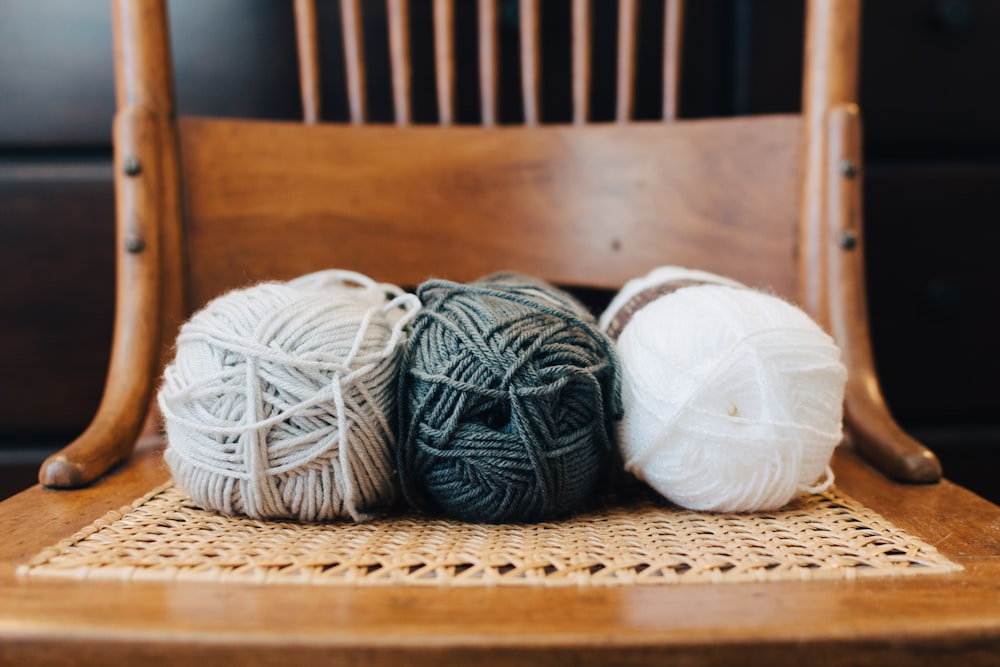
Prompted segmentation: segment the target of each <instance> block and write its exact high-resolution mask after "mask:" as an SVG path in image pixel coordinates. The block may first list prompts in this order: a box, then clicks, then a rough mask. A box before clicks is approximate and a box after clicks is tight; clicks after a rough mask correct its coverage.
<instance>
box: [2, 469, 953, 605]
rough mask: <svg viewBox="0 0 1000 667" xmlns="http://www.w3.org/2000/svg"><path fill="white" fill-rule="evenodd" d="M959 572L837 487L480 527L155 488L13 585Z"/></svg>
mask: <svg viewBox="0 0 1000 667" xmlns="http://www.w3.org/2000/svg"><path fill="white" fill-rule="evenodd" d="M959 569H961V568H960V566H958V565H956V564H954V563H952V562H951V561H949V560H948V559H946V558H945V557H943V556H942V555H941V554H939V553H938V552H937V551H936V550H935V549H934V548H933V547H931V546H929V545H927V544H925V543H924V542H922V541H921V540H919V539H916V538H914V537H912V536H910V535H908V534H906V533H905V532H903V531H902V530H900V529H898V528H896V527H895V526H893V525H891V524H890V523H889V522H887V521H886V520H885V519H883V518H882V517H880V516H879V515H878V514H876V513H875V512H873V511H871V510H870V509H867V508H865V507H863V506H861V505H860V504H858V503H857V502H855V501H854V500H852V499H850V498H848V497H846V496H844V495H842V494H841V493H839V492H838V491H837V490H836V489H831V490H829V491H827V492H824V493H822V494H816V495H812V496H807V497H804V498H801V499H799V500H798V501H796V502H795V503H793V504H792V505H791V506H789V507H787V508H785V509H784V510H782V511H779V512H771V513H766V514H745V515H740V514H708V513H700V512H692V511H686V510H681V509H677V508H676V507H673V506H670V505H668V504H666V503H664V502H661V501H656V500H653V499H649V498H646V499H641V500H637V501H634V502H631V503H628V504H618V505H616V506H614V507H609V508H607V509H603V510H600V511H596V512H593V513H590V514H586V515H582V516H579V517H575V518H573V519H571V520H566V521H560V522H551V523H540V524H533V525H520V524H518V525H498V526H496V525H480V524H470V523H460V522H456V521H447V520H438V519H428V518H423V517H418V516H413V515H404V516H400V517H393V518H387V519H383V520H379V521H374V522H370V523H363V524H348V523H337V524H300V523H294V522H284V521H256V520H251V519H240V518H227V517H222V516H218V515H216V514H213V513H210V512H206V511H203V510H201V509H199V508H198V507H196V506H195V505H194V503H193V502H192V501H191V500H190V499H189V498H188V497H187V496H186V495H185V494H184V493H183V492H182V491H180V490H179V489H178V488H177V487H175V486H173V485H166V486H163V487H160V488H158V489H156V490H154V491H153V492H151V493H150V494H148V495H147V496H145V497H143V498H140V499H138V500H137V501H136V502H135V503H133V504H132V505H130V506H128V507H124V508H122V509H121V510H119V511H115V512H109V513H108V514H107V515H106V516H104V517H103V518H101V519H99V520H97V521H95V522H94V523H92V524H91V525H89V526H87V527H86V528H84V529H83V530H81V531H80V532H78V533H77V534H76V535H74V536H73V537H71V538H69V539H67V540H65V541H63V542H61V543H59V544H56V545H55V546H53V547H50V548H48V549H46V550H44V551H43V552H42V553H40V554H39V555H38V556H37V557H36V558H34V559H33V560H32V561H31V562H30V563H29V564H27V565H25V566H24V567H23V568H22V569H21V572H22V574H23V575H25V576H39V577H70V578H80V579H132V580H161V581H162V580H186V581H219V582H253V583H273V584H284V583H289V584H332V585H399V584H404V585H431V586H462V585H520V586H525V585H529V586H534V585H537V586H563V585H571V586H618V585H641V584H683V583H723V582H742V581H780V580H817V579H852V578H855V577H868V576H901V575H914V574H930V573H945V572H952V571H956V570H959Z"/></svg>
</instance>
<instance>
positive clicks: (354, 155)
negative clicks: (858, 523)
mask: <svg viewBox="0 0 1000 667" xmlns="http://www.w3.org/2000/svg"><path fill="white" fill-rule="evenodd" d="M589 4H590V3H588V2H587V1H586V0H574V2H573V3H572V8H573V12H572V20H573V29H574V33H573V34H574V40H573V53H572V62H573V68H572V91H573V100H574V114H573V119H574V122H573V124H572V125H567V126H551V125H546V124H543V123H542V122H541V114H540V109H539V90H540V86H541V85H542V83H541V81H540V79H539V71H540V70H539V64H538V57H539V53H540V51H539V46H538V44H539V39H540V38H541V32H542V31H541V30H540V21H539V17H540V13H539V11H540V10H539V3H538V2H537V1H533V0H521V2H520V4H519V5H518V7H519V10H520V21H519V29H520V44H521V51H520V57H519V61H520V65H521V72H520V75H521V76H520V80H521V84H522V85H521V96H522V100H523V119H524V124H523V125H520V126H508V125H502V126H501V125H500V124H499V123H498V120H499V119H498V117H497V77H498V71H499V67H498V57H497V51H496V42H495V35H496V31H497V3H496V1H495V0H480V2H479V4H478V12H479V13H478V21H479V24H478V26H479V33H478V62H479V88H480V94H479V97H480V101H481V120H482V124H481V125H480V126H476V127H472V126H464V125H463V126H456V125H455V124H454V117H453V114H452V113H451V110H452V109H453V107H454V99H455V93H454V87H453V81H454V79H453V72H454V58H455V56H454V53H453V43H452V42H451V40H450V38H449V35H450V34H451V32H452V29H453V15H452V10H453V4H452V3H451V2H448V1H443V0H437V1H435V2H434V29H435V32H434V35H435V36H434V46H435V49H434V51H435V60H434V62H435V79H436V82H437V91H436V95H437V100H438V105H439V120H440V123H439V125H438V126H426V125H414V124H413V123H412V114H411V109H410V106H409V100H410V90H409V89H410V75H409V72H410V67H411V64H410V58H409V40H408V38H409V36H410V34H411V33H410V26H409V22H408V20H407V16H408V12H407V7H408V2H406V0H388V2H387V5H386V7H387V12H386V13H387V17H388V22H387V30H388V46H389V49H390V54H391V58H390V60H391V62H392V72H391V76H392V79H391V83H392V90H393V94H394V101H395V114H396V115H395V119H396V123H395V126H379V125H366V124H365V119H366V111H365V90H366V88H365V67H364V57H363V54H364V53H365V50H364V45H363V44H362V43H361V39H360V37H361V35H362V34H363V33H362V32H361V30H360V28H359V26H360V24H361V20H362V19H361V16H362V14H361V12H362V11H363V10H364V9H365V8H367V7H370V6H371V5H370V4H369V3H362V2H359V1H358V0H342V2H341V3H340V11H341V16H342V25H343V29H344V31H343V36H342V38H341V40H342V45H343V49H344V53H345V58H344V60H345V63H346V72H347V76H346V80H347V84H348V86H347V87H348V90H347V97H348V101H349V106H350V109H351V120H352V122H351V123H350V124H347V125H336V124H331V123H323V122H321V121H322V113H321V112H322V107H321V104H320V91H319V81H320V77H319V73H318V56H317V54H318V46H317V41H316V40H317V39H318V38H319V36H318V35H317V34H316V32H317V31H316V21H315V17H314V15H315V6H314V4H313V2H311V1H310V0H296V2H295V9H296V26H297V32H298V36H299V58H300V63H301V65H302V67H301V88H302V104H303V110H304V114H303V115H304V122H303V123H282V122H271V121H248V120H234V119H209V118H180V119H178V118H176V117H175V108H174V93H173V81H172V75H171V63H170V55H169V38H168V31H167V25H166V12H165V7H164V1H163V0H115V2H114V17H115V38H116V43H115V44H116V45H115V49H116V50H115V53H116V63H117V68H116V77H117V78H116V83H117V95H118V113H117V115H116V119H115V165H116V175H115V178H116V196H117V217H118V249H117V254H118V266H117V268H118V293H117V315H116V323H115V341H114V350H113V356H112V361H111V366H110V368H109V372H108V384H107V388H106V391H105V396H104V399H103V401H102V404H101V407H100V409H99V411H98V414H97V416H96V417H95V419H94V421H93V423H92V425H91V427H90V428H89V429H88V430H87V432H86V433H84V434H83V435H82V436H81V437H80V438H79V439H78V440H77V441H76V442H74V443H72V444H71V445H70V446H68V447H67V448H66V449H65V450H64V451H63V452H61V453H59V454H57V455H56V456H54V457H53V458H51V459H50V460H49V461H48V462H47V463H46V465H45V466H44V467H43V469H42V471H41V481H42V483H43V484H44V485H45V486H47V487H52V488H43V487H36V488H34V489H31V490H30V491H28V492H26V493H24V494H22V495H20V496H17V497H15V498H13V499H11V500H10V501H7V502H5V503H3V504H2V505H0V526H2V527H3V530H4V532H5V534H6V535H7V536H8V538H7V540H6V542H4V546H3V547H0V592H2V596H0V658H2V659H4V660H9V661H11V662H13V663H16V664H30V663H31V662H37V663H42V664H45V663H58V662H60V661H62V660H63V659H64V658H65V657H66V656H67V655H70V654H71V655H72V656H73V657H74V658H75V659H76V660H78V661H79V662H81V663H98V662H100V663H102V664H108V663H115V662H127V661H131V660H137V659H141V660H143V661H144V662H146V663H149V664H160V663H166V662H172V661H193V660H195V659H204V660H210V661H223V660H225V661H226V662H233V663H238V664H271V663H275V662H284V661H285V660H288V661H291V660H305V659H322V658H324V657H336V658H340V659H344V660H355V661H358V662H366V663H369V662H370V663H371V664H390V663H396V662H397V661H400V660H406V661H408V662H420V661H422V662H424V663H428V664H429V663H431V662H437V661H441V660H445V659H447V660H453V661H456V662H457V661H462V662H468V661H470V660H476V661H479V662H484V663H487V664H506V663H513V662H522V661H525V660H533V659H534V660H537V659H543V658H547V659H551V660H555V661H559V660H561V661H567V662H568V661H574V662H579V663H582V664H588V663H598V662H605V661H618V662H624V663H635V664H651V663H657V662H662V663H666V662H672V661H675V660H676V661H679V662H684V663H686V664H713V663H723V664H724V663H727V662H732V661H739V662H743V663H747V664H749V663H750V662H756V663H757V664H782V663H784V664H788V663H791V662H792V661H795V662H796V663H798V662H803V661H804V662H808V663H810V664H873V663H878V664H910V663H915V664H919V663H921V662H928V661H929V660H930V658H932V657H934V656H935V655H938V656H940V655H942V654H945V655H948V656H952V657H956V659H957V656H959V655H960V656H961V657H962V660H963V664H977V662H978V664H990V663H988V662H987V661H989V660H994V659H995V658H996V656H997V651H1000V609H998V602H997V600H1000V595H998V593H1000V591H998V588H1000V584H998V582H1000V577H998V575H1000V565H998V564H997V562H996V556H997V555H998V554H1000V536H998V534H997V533H998V528H1000V509H998V508H996V507H994V506H992V505H990V504H989V503H986V502H985V501H982V500H981V499H978V498H976V497H975V496H973V495H971V494H969V493H967V492H965V491H964V490H962V489H960V488H957V487H954V486H953V485H951V484H949V483H947V482H941V483H938V484H924V485H919V486H907V485H902V484H898V483H896V482H893V481H890V480H889V479H888V478H887V477H886V475H888V476H889V477H891V478H893V479H896V480H904V481H909V482H936V481H937V480H938V479H939V477H940V468H939V466H938V464H937V461H936V459H935V458H934V456H933V455H932V454H931V453H930V452H928V451H927V450H926V449H925V448H923V447H922V446H921V445H920V444H919V443H917V442H916V441H914V440H913V439H912V438H909V437H908V436H907V435H906V434H905V433H903V432H902V431H901V430H900V429H899V427H898V426H897V425H896V424H895V422H894V420H893V419H892V417H891V415H890V414H889V412H888V410H887V409H886V406H885V404H884V401H883V400H882V397H881V393H880V391H879V386H878V381H877V378H876V376H875V373H874V369H873V365H872V360H871V351H870V345H869V340H868V328H867V313H866V308H865V299H864V294H865V291H864V275H863V268H862V253H863V251H864V235H863V228H862V221H861V218H860V187H861V186H860V183H861V176H862V174H863V167H862V161H861V127H860V116H859V111H858V108H857V106H856V104H855V103H854V98H855V92H856V70H857V62H856V59H857V45H858V32H857V29H858V14H859V11H860V2H858V1H857V0H810V1H809V2H808V15H807V16H808V18H807V28H806V33H807V44H806V67H805V77H804V87H803V112H802V114H801V115H786V116H760V117H749V118H726V119H717V120H699V121H684V120H679V121H678V120H675V116H676V109H677V106H676V90H677V85H676V82H677V74H678V71H679V54H680V51H681V49H680V47H681V38H680V34H681V32H680V25H681V21H682V15H683V12H682V3H681V2H679V1H678V0H666V5H665V11H664V16H665V21H664V23H665V38H664V49H663V54H664V57H663V65H662V80H663V114H662V115H663V122H655V123H651V122H644V123H636V122H631V118H630V116H631V113H630V107H631V103H630V101H631V99H632V97H633V94H634V90H633V86H632V82H633V81H634V68H635V62H634V57H633V54H634V50H635V39H634V35H635V32H634V25H635V17H636V4H637V3H635V2H633V1H632V0H621V2H620V3H619V12H620V13H619V20H618V35H619V37H618V42H617V44H618V47H617V48H618V69H617V72H618V86H617V100H616V114H617V122H615V123H609V124H596V125H595V124H588V123H587V120H588V117H589V114H588V110H587V109H588V107H587V105H588V100H589V98H590V92H589V76H588V71H589V69H588V68H589V57H590V56H589V54H590V48H589V43H590V39H589V36H590V34H591V29H592V26H591V25H590V20H589V19H590V14H589V11H588V7H589ZM668 263H675V264H686V265H691V266H697V267H699V268H704V269H708V270H712V271H716V272H719V273H724V274H726V275H730V276H732V277H734V278H737V279H740V280H743V281H745V282H747V283H749V284H753V285H760V286H766V287H768V288H771V289H773V290H775V291H776V292H778V293H779V294H782V295H784V296H786V297H789V298H792V299H794V300H796V301H798V302H799V303H801V304H802V305H803V306H804V307H806V308H807V310H808V311H809V312H810V313H811V314H812V315H813V316H814V317H815V318H816V319H817V320H818V321H820V322H821V323H822V324H824V325H825V326H827V327H829V328H830V330H831V331H832V332H833V333H834V335H835V337H836V338H837V339H838V341H839V343H840V344H841V345H842V347H843V349H844V352H845V360H846V362H847V363H848V366H849V369H850V373H851V379H850V380H849V387H848V397H847V402H846V408H847V409H846V419H847V431H848V446H845V447H844V448H842V449H843V451H841V452H840V453H839V454H838V457H837V460H836V471H837V475H838V484H839V485H840V486H841V487H842V488H843V489H844V490H845V491H846V492H847V493H849V494H852V495H854V496H855V497H856V498H857V499H858V500H860V501H861V502H864V503H867V504H869V505H870V506H872V507H873V508H875V509H876V510H878V511H879V512H881V513H883V514H884V515H885V516H886V517H887V518H889V519H890V520H892V521H894V522H897V523H898V524H899V525H901V526H903V527H904V528H909V529H910V530H912V531H913V532H915V533H916V534H918V535H920V536H921V537H924V538H925V539H927V540H928V541H930V542H931V543H933V544H935V545H936V546H937V547H938V548H939V549H941V550H942V551H943V552H944V553H945V554H946V555H947V556H949V557H950V558H953V559H955V560H956V561H958V562H959V563H961V564H962V565H964V566H965V567H966V570H965V572H964V573H962V574H958V575H953V576H944V577H922V578H921V577H917V578H914V579H913V580H906V581H897V580H873V581H865V582H861V581H853V582H839V583H837V582H831V583H816V582H813V583H808V584H806V583H801V584H800V583H795V584H774V583H769V584H760V585H757V584H753V585H750V584H747V585H744V584H740V585H727V586H705V587H696V586H686V587H679V588H674V589H670V588H663V587H648V588H643V587H634V588H626V589H617V590H606V591H605V590H600V591H598V590H583V589H581V590H573V591H565V590H564V591H551V590H541V589H532V590H527V591H525V590H518V591H509V590H477V591H474V592H472V591H461V590H433V591H432V590H414V589H404V588H390V589H382V590H367V589H349V590H344V589H337V590H318V589H315V588H297V587H289V588H285V587H281V586H274V587H270V588H268V587H246V586H231V585H230V586H227V585H198V586H191V585H181V584H151V583H139V582H128V583H125V582H120V583H112V582H107V583H95V582H39V581H34V580H32V581H25V580H22V579H18V578H17V576H16V575H15V570H16V566H17V565H18V564H19V563H23V562H24V561H25V560H26V559H27V558H29V557H30V556H31V555H33V554H34V553H36V552H37V551H39V550H40V549H41V548H43V547H45V546H48V545H50V544H51V543H53V542H54V541H56V540H58V539H60V538H63V537H66V536H68V535H69V534H71V533H72V532H73V531H75V530H77V529H78V528H80V527H82V526H83V525H85V524H86V523H88V522H89V521H92V520H93V519H94V518H96V517H97V516H100V515H101V514H103V512H105V511H106V510H107V509H110V508H113V507H117V506H120V505H122V504H124V503H126V502H128V501H130V500H132V499H133V498H134V497H136V496H138V495H141V494H142V493H145V492H146V491H148V490H149V489H150V488H151V487H152V486H153V485H155V484H157V483H159V482H160V481H162V480H163V479H164V476H165V472H164V470H163V467H162V465H160V464H159V462H158V456H157V455H158V451H159V449H158V447H159V446H160V445H161V444H162V443H161V442H160V440H159V436H157V435H156V434H155V433H154V432H152V431H150V430H147V435H146V436H145V438H144V439H143V440H142V441H141V443H142V444H141V446H140V448H139V450H138V451H137V452H136V453H134V454H133V453H132V452H133V446H134V443H135V442H136V439H137V438H138V437H139V434H140V431H141V430H142V428H143V425H144V424H146V423H148V421H147V406H148V405H149V404H150V401H151V398H152V393H153V390H154V388H155V382H156V378H157V376H158V374H159V371H160V368H161V367H162V364H163V362H164V359H165V355H166V354H167V353H168V350H169V346H170V343H171V342H172V338H173V336H174V334H175V332H176V329H177V326H178V325H179V323H180V322H181V321H182V320H183V318H184V317H186V316H187V314H189V313H190V312H191V311H192V310H194V309H196V308H197V307H199V306H200V305H202V304H203V303H205V302H206V301H207V300H208V299H210V298H212V297H213V296H215V295H217V294H219V293H221V292H222V291H224V290H226V289H228V288H231V287H235V286H238V285H242V284H245V283H246V282H248V281H249V280H258V279H267V278H275V279H285V278H291V277H294V276H296V275H299V274H301V273H305V272H307V271H311V270H316V269H321V268H329V267H334V266H336V267H342V268H350V269H354V270H358V271H361V272H364V273H367V274H369V275H372V276H375V277H377V278H378V279H379V280H385V281H389V282H395V283H397V284H401V285H414V284H416V283H418V282H420V281H421V280H423V279H424V278H426V277H429V276H431V275H435V276H444V277H449V278H453V279H458V280H466V279H472V278H476V277H478V276H480V275H482V274H485V273H488V272H491V271H494V270H497V269H502V268H515V269H519V270H522V271H525V272H528V273H533V274H536V275H539V276H542V277H545V278H547V279H549V280H552V281H553V282H556V283H559V284H562V285H566V286H571V287H581V288H600V289H605V290H613V289H616V288H617V287H619V286H620V285H621V284H623V283H624V282H625V281H626V280H627V279H629V278H631V277H633V276H635V275H638V274H641V273H644V272H645V271H646V270H648V269H649V268H652V267H654V266H657V265H661V264H668ZM856 452H860V453H862V454H864V456H865V457H866V458H867V459H868V460H870V461H872V462H874V463H875V464H876V465H877V466H878V467H879V469H881V470H882V471H883V472H884V473H885V474H884V475H883V474H878V473H876V472H874V471H873V470H872V469H870V468H869V467H867V466H866V464H864V463H863V462H861V461H860V460H859V459H858V457H857V456H856ZM130 455H131V458H130ZM123 460H125V461H126V463H125V465H124V467H123V468H121V469H118V470H115V471H113V472H112V473H111V474H109V475H106V476H103V477H102V475H105V472H106V471H107V470H109V468H112V467H113V466H115V465H116V464H117V463H119V462H121V461H123ZM88 485H89V486H88ZM81 486H83V487H86V488H83V489H80V490H75V491H56V490H54V488H55V487H81ZM939 600H941V601H943V602H941V603H940V604H939V603H938V601H939ZM94 610H97V611H94Z"/></svg>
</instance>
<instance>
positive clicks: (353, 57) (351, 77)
mask: <svg viewBox="0 0 1000 667" xmlns="http://www.w3.org/2000/svg"><path fill="white" fill-rule="evenodd" d="M340 25H341V30H342V34H343V40H344V69H345V72H344V74H345V81H346V82H347V106H348V109H349V113H350V118H351V123H353V124H355V125H360V124H362V123H364V122H365V119H366V117H367V109H366V107H367V104H366V99H367V97H366V95H365V56H364V33H363V30H362V22H361V5H360V0H340Z"/></svg>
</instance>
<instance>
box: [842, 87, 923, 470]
mask: <svg viewBox="0 0 1000 667" xmlns="http://www.w3.org/2000/svg"><path fill="white" fill-rule="evenodd" d="M828 129H829V152H828V158H829V161H828V162H827V178H828V179H829V181H828V188H827V193H828V196H829V200H828V202H827V204H828V208H827V230H828V237H827V247H828V249H829V250H828V254H827V263H828V264H827V268H828V271H829V274H828V275H829V282H828V286H829V317H830V328H831V330H832V331H833V335H834V337H835V338H836V339H837V341H838V343H840V345H841V347H842V348H843V350H844V357H845V359H844V361H845V363H846V364H847V368H848V373H849V379H848V382H847V393H846V397H845V401H844V407H845V422H846V426H847V429H848V432H849V436H850V438H851V440H852V442H853V443H854V445H855V446H856V447H857V449H858V451H860V452H861V453H862V454H863V455H864V456H865V457H867V458H868V459H869V460H870V461H871V462H872V463H874V464H875V465H876V466H877V467H878V468H879V469H880V470H881V471H882V472H884V473H885V474H886V475H888V476H889V477H892V478H893V479H896V480H899V481H903V482H921V483H926V482H937V481H938V480H940V479H941V464H940V462H939V461H938V459H937V457H936V456H935V455H934V453H933V452H931V451H930V450H929V449H927V448H926V447H925V446H924V445H922V444H921V443H919V442H917V441H916V440H914V439H913V438H911V437H910V436H909V435H907V434H906V433H905V432H904V431H903V430H902V429H901V428H900V427H899V425H898V424H897V423H896V421H895V419H894V418H893V416H892V414H891V413H890V411H889V408H888V406H887V405H886V403H885V399H884V398H883V396H882V392H881V389H880V388H879V383H878V377H877V375H876V373H875V364H874V361H873V355H872V349H871V338H870V332H869V329H868V305H867V300H866V298H865V275H864V253H863V247H864V246H863V239H864V234H863V223H862V218H861V174H860V173H859V168H860V164H861V160H860V157H861V155H860V151H861V149H860V147H861V118H860V115H859V112H858V107H857V106H856V105H854V104H844V105H840V106H837V107H834V108H833V109H832V110H831V111H830V115H829V117H828Z"/></svg>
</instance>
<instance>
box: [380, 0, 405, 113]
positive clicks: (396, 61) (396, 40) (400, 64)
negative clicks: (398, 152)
mask: <svg viewBox="0 0 1000 667" xmlns="http://www.w3.org/2000/svg"><path fill="white" fill-rule="evenodd" d="M386 6H387V8H388V14H389V62H390V63H391V67H392V102H393V107H394V109H395V115H396V125H399V126H406V125H409V124H410V15H409V14H410V12H409V2H408V0H386Z"/></svg>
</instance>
